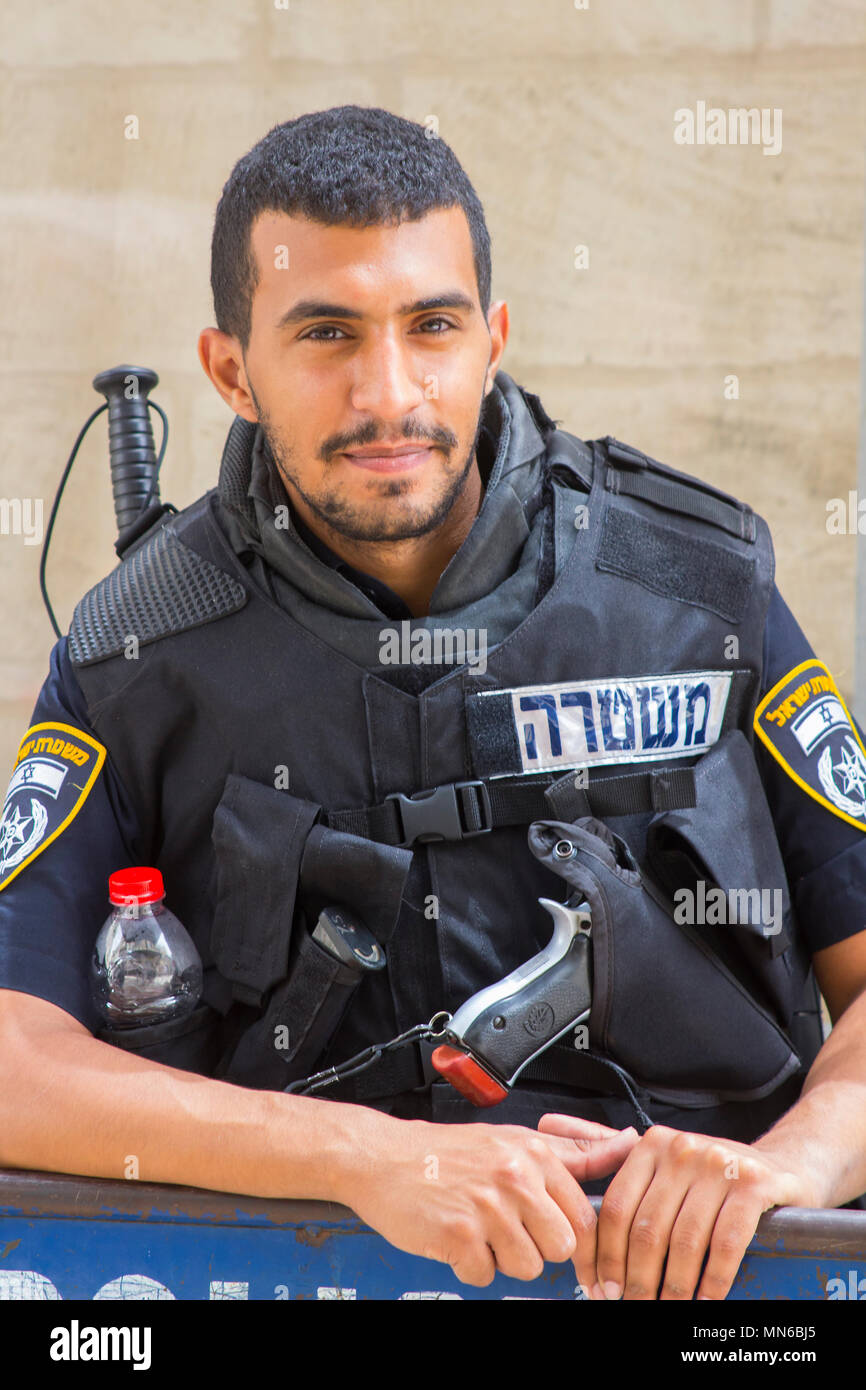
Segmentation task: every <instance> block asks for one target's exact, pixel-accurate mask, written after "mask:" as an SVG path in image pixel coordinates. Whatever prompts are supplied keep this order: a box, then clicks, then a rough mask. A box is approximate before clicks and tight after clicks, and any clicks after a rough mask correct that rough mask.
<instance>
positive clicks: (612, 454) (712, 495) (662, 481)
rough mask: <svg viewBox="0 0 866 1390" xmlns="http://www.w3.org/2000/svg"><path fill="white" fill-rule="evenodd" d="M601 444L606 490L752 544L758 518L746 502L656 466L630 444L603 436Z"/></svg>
mask: <svg viewBox="0 0 866 1390" xmlns="http://www.w3.org/2000/svg"><path fill="white" fill-rule="evenodd" d="M600 443H601V444H602V446H603V448H604V451H605V455H606V459H607V476H606V487H607V489H608V491H610V492H613V493H618V494H621V495H622V496H625V497H636V498H638V500H639V501H642V502H650V503H652V504H653V505H654V506H656V507H660V508H663V509H665V510H667V511H672V512H678V513H679V514H680V515H682V516H692V517H695V518H696V519H697V520H698V521H705V522H708V523H709V525H711V526H718V527H719V528H720V529H721V530H723V531H727V532H728V534H729V535H732V536H736V537H737V538H738V539H739V540H741V541H747V542H749V543H750V544H754V542H755V541H756V539H757V534H758V527H757V517H756V515H755V513H754V512H753V510H752V508H751V507H750V506H749V505H748V504H747V503H746V502H740V501H738V499H737V498H736V497H732V496H731V494H730V493H727V492H722V490H721V489H720V488H717V487H713V485H712V484H711V483H706V482H704V481H703V479H702V478H694V477H692V476H691V475H690V474H689V473H681V472H680V471H679V470H678V469H676V468H671V467H669V466H668V464H666V463H659V462H658V460H657V459H654V458H650V456H649V455H648V454H645V453H643V452H642V451H641V450H640V449H635V448H634V447H633V446H632V445H631V444H623V443H622V442H621V441H620V440H619V439H614V438H613V436H612V435H606V436H605V438H604V439H603V440H601V441H600Z"/></svg>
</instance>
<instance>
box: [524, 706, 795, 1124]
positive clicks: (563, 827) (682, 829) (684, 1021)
mask: <svg viewBox="0 0 866 1390" xmlns="http://www.w3.org/2000/svg"><path fill="white" fill-rule="evenodd" d="M695 784H696V803H697V804H696V805H695V806H694V807H691V808H689V809H686V810H678V811H665V812H662V813H659V814H657V815H655V816H653V818H652V820H651V821H650V823H649V825H648V827H647V829H646V841H645V853H644V855H643V863H642V864H639V863H638V860H637V859H636V857H635V854H634V852H633V851H632V849H631V848H630V846H629V844H628V843H627V842H626V840H625V839H624V838H623V837H622V836H620V835H618V834H615V833H614V832H613V831H612V830H611V829H610V827H609V826H607V825H605V824H603V823H602V822H600V821H598V820H595V819H593V818H592V817H582V818H581V819H579V820H576V821H574V822H571V823H567V822H557V821H536V822H534V823H533V825H532V826H531V827H530V830H529V844H530V848H531V850H532V852H533V853H534V854H535V855H536V857H537V858H538V859H539V860H541V861H542V862H543V863H544V864H546V865H547V866H548V867H549V868H550V869H551V870H552V871H553V872H554V873H556V874H558V875H559V876H560V877H561V878H563V879H565V880H566V882H567V883H568V884H569V885H570V886H571V887H572V888H574V889H577V890H579V891H580V892H581V893H582V894H583V895H584V896H585V897H586V898H587V900H588V902H589V904H590V908H591V910H592V943H593V1000H592V1009H591V1013H590V1017H589V1043H590V1047H591V1048H593V1049H596V1050H598V1051H600V1052H602V1053H604V1054H606V1055H607V1056H609V1057H611V1058H612V1059H613V1060H614V1061H615V1062H617V1063H618V1064H619V1065H620V1066H622V1067H624V1068H625V1069H626V1071H627V1072H628V1073H629V1074H630V1075H631V1076H632V1077H633V1078H634V1079H635V1080H636V1081H637V1083H638V1084H639V1085H640V1086H641V1087H642V1088H644V1089H645V1090H646V1091H647V1092H648V1093H649V1094H650V1095H651V1096H654V1097H656V1098H657V1099H659V1100H664V1101H669V1102H671V1103H673V1104H676V1105H679V1106H682V1107H685V1108H700V1107H703V1106H709V1105H714V1104H718V1103H719V1102H724V1101H748V1100H757V1099H759V1098H761V1097H763V1096H766V1095H769V1094H770V1093H771V1092H772V1091H774V1090H775V1089H776V1088H777V1087H778V1086H780V1085H781V1084H782V1083H783V1082H784V1081H785V1080H786V1079H787V1078H788V1077H789V1076H791V1075H792V1074H793V1073H794V1072H796V1071H798V1070H799V1069H800V1067H801V1058H800V1056H799V1055H798V1053H797V1051H796V1050H795V1048H794V1047H793V1046H792V1042H791V1038H790V1037H789V1036H788V1033H787V1032H786V1031H785V1028H786V1026H790V1024H791V1021H792V1015H793V1012H794V1008H795V1000H796V997H797V986H798V984H799V985H800V986H802V983H803V978H804V977H803V976H802V974H800V975H798V971H797V969H796V968H793V967H792V962H791V959H790V957H791V954H792V953H791V949H790V939H789V935H788V922H789V920H790V901H789V897H788V888H787V882H786V878H785V871H784V866H783V864H782V860H781V856H780V853H779V849H778V843H777V841H776V838H775V833H774V831H773V827H772V820H771V819H770V813H769V808H768V807H767V803H766V798H765V796H764V792H763V787H762V785H761V782H760V777H759V774H758V771H757V766H756V764H755V761H754V757H753V754H752V751H751V749H750V747H749V745H748V742H747V741H746V739H745V738H744V736H743V735H742V733H740V731H739V730H733V731H731V733H729V734H727V735H725V736H724V737H723V738H722V739H721V740H720V741H719V742H718V743H717V744H716V745H715V746H714V747H713V748H712V749H711V750H710V751H709V752H708V753H706V754H705V755H704V757H703V758H702V759H701V760H700V762H699V763H698V764H697V765H696V767H695ZM563 840H566V841H570V842H571V843H572V844H573V846H574V854H573V855H572V857H571V858H566V859H564V858H561V857H559V856H558V855H555V854H554V846H555V845H557V844H558V842H560V841H563ZM562 852H563V851H562V846H560V855H561V854H562ZM699 879H703V880H704V893H706V891H707V890H708V889H709V888H711V887H713V886H718V887H719V888H721V889H722V890H723V891H725V892H726V893H727V890H729V889H743V890H748V889H770V890H778V892H779V893H780V894H781V897H780V898H776V899H773V901H774V902H776V903H777V904H781V914H780V921H779V923H778V926H779V930H778V931H777V932H775V933H774V935H772V936H769V935H767V934H766V930H765V924H762V923H761V922H760V921H759V922H757V923H755V922H750V921H745V922H743V921H739V922H734V921H727V922H726V923H725V924H724V925H721V926H714V927H713V926H708V925H707V924H706V923H704V922H700V921H692V922H689V921H683V920H675V914H676V916H677V917H678V918H682V917H684V916H687V915H688V914H687V912H684V911H679V912H678V911H677V908H676V907H675V904H674V900H673V897H672V894H673V893H674V892H675V891H676V889H677V888H680V887H685V888H688V889H689V890H691V891H692V893H693V898H692V901H693V902H695V903H696V904H699V903H700V902H701V897H700V890H699V887H698V880H699ZM682 902H683V899H682V897H680V900H679V904H678V906H680V907H681V906H682Z"/></svg>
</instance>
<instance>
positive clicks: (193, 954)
mask: <svg viewBox="0 0 866 1390" xmlns="http://www.w3.org/2000/svg"><path fill="white" fill-rule="evenodd" d="M108 896H109V900H110V902H111V903H112V911H111V912H110V914H109V916H108V917H107V918H106V920H105V922H104V924H103V927H102V930H101V931H100V933H99V935H98V937H97V938H96V943H95V945H94V948H93V956H92V958H91V962H90V981H91V993H92V997H93V1002H94V1005H95V1007H96V1009H97V1010H98V1012H99V1015H100V1017H101V1018H102V1020H103V1022H104V1023H105V1024H106V1025H107V1026H108V1027H109V1028H135V1027H141V1026H142V1025H144V1024H148V1023H166V1022H167V1021H168V1020H169V1019H180V1018H184V1017H185V1016H186V1015H187V1014H190V1013H192V1011H193V1009H194V1008H195V1006H196V1004H197V1003H198V1001H199V997H200V995H201V988H202V965H201V958H200V956H199V954H198V951H197V950H196V948H195V945H194V943H193V940H192V938H191V936H190V935H189V933H188V932H187V931H186V929H185V928H184V927H183V926H182V925H181V923H180V922H179V921H178V919H177V918H176V917H175V915H174V913H173V912H170V911H169V909H168V908H167V907H166V906H165V903H164V902H163V898H164V896H165V887H164V885H163V881H162V874H161V873H160V871H159V869H150V868H133V869H121V870H119V871H118V872H117V873H113V874H111V875H110V877H109V880H108Z"/></svg>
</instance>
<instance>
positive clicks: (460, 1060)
mask: <svg viewBox="0 0 866 1390" xmlns="http://www.w3.org/2000/svg"><path fill="white" fill-rule="evenodd" d="M430 1061H431V1062H432V1063H433V1066H434V1067H435V1068H436V1070H437V1071H438V1072H439V1073H440V1075H441V1076H444V1077H445V1080H446V1081H450V1082H451V1085H452V1086H453V1087H454V1089H455V1091H459V1092H460V1094H461V1096H465V1097H466V1099H467V1100H471V1101H472V1104H473V1105H480V1106H487V1105H498V1104H499V1102H500V1101H501V1100H505V1097H506V1096H507V1095H508V1092H507V1091H506V1089H505V1087H504V1086H500V1084H499V1082H498V1081H496V1080H495V1079H494V1078H493V1077H492V1076H491V1075H490V1073H489V1072H486V1071H485V1070H484V1068H483V1067H480V1066H479V1065H478V1063H477V1062H476V1061H475V1059H474V1057H470V1056H468V1055H467V1053H465V1052H458V1051H457V1048H456V1047H448V1046H447V1045H446V1044H445V1043H442V1044H441V1045H440V1046H439V1047H437V1048H436V1049H435V1050H434V1052H433V1055H432V1057H431V1058H430Z"/></svg>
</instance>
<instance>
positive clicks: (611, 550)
mask: <svg viewBox="0 0 866 1390" xmlns="http://www.w3.org/2000/svg"><path fill="white" fill-rule="evenodd" d="M595 564H596V569H600V570H607V571H609V572H610V573H611V574H620V575H622V576H623V577H624V578H625V579H633V580H635V581H636V582H637V583H638V584H642V585H643V586H644V588H646V589H651V590H652V592H653V593H656V594H661V595H662V596H663V597H664V598H672V599H678V600H679V601H680V602H681V603H692V604H695V605H696V606H697V607H699V608H707V609H709V610H710V612H711V613H718V614H719V616H720V617H722V618H726V619H727V620H728V621H730V622H734V623H736V622H739V620H740V619H741V618H742V616H743V614H744V612H745V610H746V605H747V603H748V601H749V594H750V592H751V588H752V584H753V581H754V574H755V561H754V560H752V559H747V558H746V556H744V555H737V554H735V553H734V552H733V551H731V550H728V549H727V548H726V547H725V546H721V545H716V544H715V543H714V542H713V541H709V540H706V541H705V540H696V539H695V538H694V537H692V536H686V535H683V534H682V533H681V532H679V531H674V530H673V529H668V528H667V527H664V526H656V525H654V524H653V522H651V521H646V520H645V519H644V518H643V517H639V516H635V515H634V514H633V513H632V512H627V511H625V510H624V509H623V508H621V507H613V506H611V507H609V508H608V510H607V514H606V516H605V518H604V526H603V528H602V534H601V540H600V543H599V547H598V552H597V554H596V557H595Z"/></svg>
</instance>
